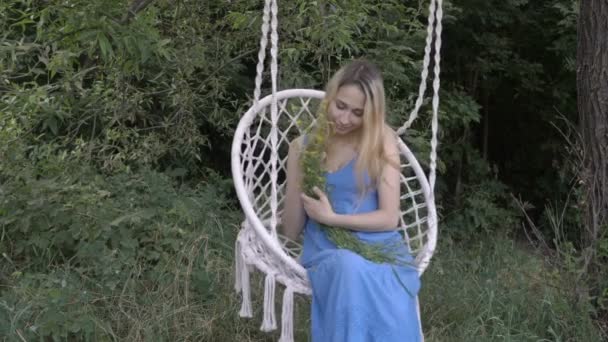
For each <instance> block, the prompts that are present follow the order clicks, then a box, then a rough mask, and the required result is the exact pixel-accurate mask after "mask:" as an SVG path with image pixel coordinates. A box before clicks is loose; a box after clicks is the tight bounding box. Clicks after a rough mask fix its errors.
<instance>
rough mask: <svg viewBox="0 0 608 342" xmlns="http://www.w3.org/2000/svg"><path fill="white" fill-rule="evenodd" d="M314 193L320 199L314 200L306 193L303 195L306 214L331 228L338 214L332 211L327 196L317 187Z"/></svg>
mask: <svg viewBox="0 0 608 342" xmlns="http://www.w3.org/2000/svg"><path fill="white" fill-rule="evenodd" d="M313 191H314V192H315V194H316V195H317V197H318V198H319V199H316V198H312V197H310V196H307V195H306V194H304V193H303V194H302V195H301V197H302V204H303V205H304V210H305V211H306V214H307V215H308V217H310V218H312V219H313V220H315V221H317V222H319V223H323V224H326V225H328V226H331V225H332V222H333V219H334V217H335V216H336V213H335V212H334V210H333V209H332V207H331V203H329V199H328V198H327V195H325V193H323V191H321V190H320V189H319V188H318V187H316V186H315V187H314V188H313Z"/></svg>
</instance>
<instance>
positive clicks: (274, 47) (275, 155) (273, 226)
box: [270, 0, 279, 238]
mask: <svg viewBox="0 0 608 342" xmlns="http://www.w3.org/2000/svg"><path fill="white" fill-rule="evenodd" d="M277 12H278V6H277V0H272V6H271V13H272V21H271V34H270V40H271V47H270V56H271V63H270V74H271V79H272V103H271V106H270V113H271V114H270V117H271V122H272V125H271V128H270V145H271V146H272V148H271V154H270V165H271V172H270V182H271V190H270V191H271V194H270V198H271V199H270V211H271V212H272V216H271V218H270V233H271V234H272V237H273V238H276V236H277V211H278V201H277V176H278V175H277V174H278V172H277V163H278V160H279V146H278V133H277V129H278V121H279V119H278V113H277V112H278V110H277V107H278V106H277V73H278V69H279V68H278V63H277V53H278V51H279V34H278V32H277V26H278V19H277Z"/></svg>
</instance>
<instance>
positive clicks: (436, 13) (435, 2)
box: [397, 0, 443, 193]
mask: <svg viewBox="0 0 608 342" xmlns="http://www.w3.org/2000/svg"><path fill="white" fill-rule="evenodd" d="M442 5H443V0H431V3H430V4H429V16H428V24H427V29H426V31H427V35H426V43H425V46H424V58H423V61H422V72H421V75H420V78H421V80H420V86H419V88H418V98H417V99H416V103H415V104H414V109H412V111H411V112H410V116H409V118H408V119H407V121H405V123H404V124H403V126H401V127H400V128H399V129H398V130H397V134H399V135H402V134H404V133H405V131H406V130H407V129H408V128H410V126H411V125H412V123H413V122H414V120H416V118H417V117H418V112H419V111H420V107H421V106H422V102H423V100H424V94H425V93H426V81H427V78H428V74H429V65H430V61H431V47H432V44H433V36H434V37H435V55H434V64H435V66H434V78H433V100H432V108H433V117H432V119H431V134H432V136H431V153H430V165H429V181H430V186H431V192H432V193H433V192H434V189H435V178H436V168H437V132H438V126H439V123H438V122H439V120H438V111H439V81H440V79H439V72H440V65H439V64H440V61H441V55H440V50H441V31H442V24H441V20H442V19H443V9H442V7H443V6H442Z"/></svg>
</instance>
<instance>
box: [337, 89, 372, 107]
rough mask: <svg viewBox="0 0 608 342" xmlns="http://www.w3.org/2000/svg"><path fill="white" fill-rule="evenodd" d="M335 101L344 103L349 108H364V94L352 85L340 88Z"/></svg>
mask: <svg viewBox="0 0 608 342" xmlns="http://www.w3.org/2000/svg"><path fill="white" fill-rule="evenodd" d="M336 99H338V100H340V101H342V102H344V103H346V104H347V105H348V106H349V107H351V108H358V109H363V107H364V106H365V94H364V93H363V91H361V88H359V86H357V85H354V84H348V85H344V86H342V87H340V88H339V89H338V93H337V94H336Z"/></svg>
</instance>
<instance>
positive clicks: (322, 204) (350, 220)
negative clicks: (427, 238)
mask: <svg viewBox="0 0 608 342" xmlns="http://www.w3.org/2000/svg"><path fill="white" fill-rule="evenodd" d="M389 132H390V133H388V134H387V135H386V136H385V139H384V151H385V156H386V158H387V159H388V161H387V163H386V164H385V166H384V168H383V169H382V174H381V176H380V180H379V182H378V183H379V184H378V210H375V211H372V212H368V213H363V214H353V215H341V214H336V213H335V212H334V211H333V210H331V205H330V204H329V200H328V199H327V196H326V195H325V194H324V193H323V192H321V191H320V190H318V189H317V191H316V193H317V196H318V197H319V200H316V199H314V198H311V197H309V196H306V195H302V200H303V201H304V203H303V205H304V207H305V208H306V211H307V212H308V214H309V216H310V217H312V218H314V219H315V220H317V221H318V222H321V223H324V224H326V225H328V226H334V227H342V228H348V229H351V230H357V231H367V232H373V231H385V230H393V229H395V228H396V227H397V226H398V224H399V196H400V169H399V163H400V160H399V150H398V148H397V139H396V136H395V133H394V132H393V131H392V130H390V131H389ZM328 208H329V210H328ZM315 216H316V217H315Z"/></svg>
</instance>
